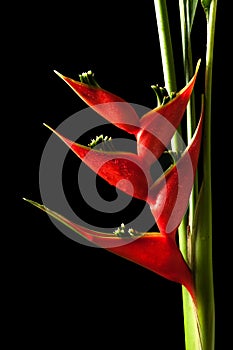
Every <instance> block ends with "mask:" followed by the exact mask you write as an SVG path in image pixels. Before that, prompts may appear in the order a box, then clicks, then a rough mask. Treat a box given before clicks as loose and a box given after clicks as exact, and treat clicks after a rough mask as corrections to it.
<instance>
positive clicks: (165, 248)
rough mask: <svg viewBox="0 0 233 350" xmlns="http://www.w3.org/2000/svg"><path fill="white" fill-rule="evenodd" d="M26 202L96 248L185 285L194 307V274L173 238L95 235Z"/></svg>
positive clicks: (62, 217)
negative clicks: (103, 249)
mask: <svg viewBox="0 0 233 350" xmlns="http://www.w3.org/2000/svg"><path fill="white" fill-rule="evenodd" d="M27 201H28V202H30V203H31V204H33V205H35V206H36V207H38V208H39V209H41V210H43V211H45V212H46V213H47V214H48V215H50V216H51V217H53V218H55V219H56V220H58V221H60V222H62V223H63V224H64V225H66V226H68V227H69V228H70V229H71V230H73V231H75V232H76V233H77V234H79V235H81V236H82V237H83V238H85V239H87V240H88V241H90V242H92V243H93V244H95V245H97V246H99V247H102V248H105V249H106V250H108V251H109V252H111V253H114V254H116V255H118V256H121V257H123V258H125V259H127V260H130V261H131V262H134V263H136V264H138V265H140V266H143V267H145V268H146V269H149V270H150V271H152V272H155V273H157V274H159V275H161V276H163V277H165V278H167V279H169V280H171V281H173V282H177V283H180V284H182V285H183V286H185V287H186V289H187V290H188V291H189V293H190V295H191V296H192V298H193V301H194V303H195V291H194V285H193V279H192V273H191V271H190V269H189V267H188V266H187V264H186V263H185V261H184V259H183V257H182V255H181V253H180V251H179V249H178V247H177V244H176V242H175V239H174V237H173V236H172V235H162V234H160V233H159V232H151V233H145V234H142V235H141V236H139V237H136V238H121V237H117V236H115V235H114V234H113V233H111V234H106V233H101V232H96V231H92V230H90V229H88V228H85V227H82V226H80V225H77V224H76V223H74V222H72V221H70V220H68V219H66V218H65V217H64V216H62V215H60V214H58V213H56V212H54V211H52V210H50V209H48V208H46V207H45V206H43V205H40V204H38V203H36V202H33V201H30V200H27Z"/></svg>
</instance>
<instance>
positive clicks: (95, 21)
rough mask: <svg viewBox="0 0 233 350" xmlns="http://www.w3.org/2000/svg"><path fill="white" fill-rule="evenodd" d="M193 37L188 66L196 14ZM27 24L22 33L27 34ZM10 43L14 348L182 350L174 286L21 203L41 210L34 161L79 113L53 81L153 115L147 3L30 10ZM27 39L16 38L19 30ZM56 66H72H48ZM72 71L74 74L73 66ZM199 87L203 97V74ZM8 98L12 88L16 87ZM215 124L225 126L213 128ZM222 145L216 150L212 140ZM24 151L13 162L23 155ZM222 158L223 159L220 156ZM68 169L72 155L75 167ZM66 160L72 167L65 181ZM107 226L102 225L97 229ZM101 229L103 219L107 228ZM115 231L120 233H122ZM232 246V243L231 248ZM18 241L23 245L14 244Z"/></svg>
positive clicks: (154, 61) (220, 72)
mask: <svg viewBox="0 0 233 350" xmlns="http://www.w3.org/2000/svg"><path fill="white" fill-rule="evenodd" d="M167 3H168V8H169V15H170V20H171V31H172V37H173V40H174V41H173V42H174V43H175V45H174V52H175V64H176V69H177V76H178V77H179V78H178V82H177V83H178V89H180V88H182V87H183V86H184V80H183V75H182V69H183V68H182V53H181V44H180V33H179V13H178V5H177V6H175V5H174V2H173V1H168V2H167ZM198 16H199V17H198V18H199V19H198V23H195V28H194V32H193V40H194V41H193V42H194V47H193V49H194V61H195V60H197V59H198V58H199V57H201V58H202V59H203V63H204V59H205V34H206V29H205V17H204V13H203V11H202V8H201V7H200V6H199V10H198ZM23 24H24V25H23ZM223 26H224V22H223V10H222V8H221V7H220V6H219V8H218V13H217V27H216V41H215V56H214V72H213V73H214V75H213V95H214V99H213V115H212V123H213V128H212V139H213V146H212V154H213V175H212V176H213V214H214V215H213V262H214V278H215V296H216V349H218V348H222V347H221V344H222V340H223V339H224V338H225V339H226V338H227V336H228V334H227V331H226V322H224V320H225V317H226V316H225V312H226V310H225V308H226V305H227V302H226V300H227V297H228V295H229V292H228V290H229V289H228V283H227V281H228V279H227V278H228V271H227V266H228V267H229V263H228V260H229V258H228V256H227V254H224V252H226V234H227V233H226V229H227V226H228V223H227V220H226V210H225V209H226V208H225V206H226V204H224V199H225V196H224V193H225V192H226V180H225V175H226V176H227V173H226V171H225V160H226V159H225V157H224V154H225V143H224V142H223V140H224V141H225V139H226V125H223V123H224V115H225V114H224V109H223V106H222V104H221V103H220V102H221V101H222V100H223V99H225V90H224V89H222V88H221V86H222V85H224V82H223V79H224V56H223V55H222V54H221V52H222V46H223V44H222V40H221V33H222V31H223ZM19 28H20V31H19V32H18V33H17V31H16V33H15V35H16V41H18V45H19V46H17V50H16V49H15V54H16V57H18V60H17V63H15V64H14V65H12V66H11V67H12V68H11V74H12V76H13V77H12V79H14V80H12V82H13V81H14V84H15V85H16V86H17V94H12V97H11V100H12V104H11V105H10V108H12V109H13V108H14V107H17V115H16V121H15V125H16V128H15V131H16V133H15V138H14V141H15V142H14V155H15V157H14V164H13V168H14V169H15V170H16V169H17V178H16V179H14V182H13V183H14V186H15V187H16V209H15V212H16V217H17V220H14V219H13V221H15V223H16V229H15V230H14V235H13V237H14V242H17V243H16V244H13V245H12V247H13V246H15V247H16V253H14V252H13V250H12V251H11V254H10V256H12V258H15V257H17V258H16V261H15V264H14V269H12V274H11V277H10V279H11V282H12V284H13V287H12V288H11V292H12V300H11V305H13V310H12V312H11V313H10V315H11V317H12V319H14V320H15V323H16V328H17V326H18V325H22V326H23V327H22V330H21V331H20V332H19V333H18V334H17V341H18V344H22V345H24V346H29V347H30V348H33V347H34V345H35V344H36V345H40V346H41V347H44V346H49V347H56V346H58V345H62V346H63V348H65V349H72V348H74V347H75V348H78V349H86V348H93V349H94V348H98V347H100V348H108V349H111V348H113V347H114V346H115V347H122V348H125V347H127V348H129V349H131V348H134V347H135V346H138V347H140V348H142V349H170V348H171V346H172V348H173V349H179V350H182V349H184V334H183V316H182V300H181V287H180V286H179V285H177V284H175V283H173V282H170V281H167V280H165V279H163V278H162V277H160V276H157V275H155V274H153V273H151V272H150V271H147V270H145V269H143V268H141V267H140V266H137V265H135V264H133V263H130V262H128V261H125V260H123V259H121V258H119V257H117V256H114V255H113V254H110V253H108V252H106V251H104V250H101V249H95V248H90V247H87V246H84V245H80V244H78V243H76V242H74V241H72V240H70V239H69V238H67V237H66V236H65V235H63V234H62V233H61V232H60V231H59V230H58V229H57V228H56V227H55V226H54V225H53V224H52V222H51V221H50V220H49V218H48V217H47V215H46V214H44V213H42V212H40V211H39V210H37V209H36V208H34V207H32V206H30V205H29V204H28V203H26V202H24V201H23V200H22V197H27V198H30V199H33V200H35V201H39V202H40V200H41V198H40V192H39V183H38V171H39V165H40V157H41V154H42V152H43V149H44V146H45V144H46V141H47V140H48V138H49V136H50V132H49V131H48V130H47V129H46V128H45V127H44V126H43V125H42V124H43V123H44V122H45V123H47V124H49V125H51V126H52V127H56V126H58V125H59V124H60V123H61V122H62V121H63V120H65V119H66V118H68V117H69V116H70V115H72V114H73V113H75V112H77V111H79V110H81V109H82V108H85V107H86V105H85V104H84V103H83V102H82V101H81V100H80V99H79V98H78V97H77V96H76V95H75V94H74V93H73V91H72V90H71V89H70V88H69V87H68V86H67V85H66V84H65V83H64V82H62V81H61V79H59V78H58V77H57V76H56V75H55V74H54V72H53V70H54V69H56V70H57V71H59V72H61V73H63V74H64V75H67V76H69V77H72V78H76V77H77V76H78V74H79V73H82V72H84V71H87V70H89V69H91V70H92V71H93V72H94V73H95V76H96V79H97V81H98V82H99V84H100V85H101V86H102V87H104V88H105V89H107V90H109V91H111V92H113V93H115V94H117V95H119V96H121V97H122V98H124V99H125V100H127V101H129V102H132V103H137V104H141V105H143V106H147V107H150V108H153V107H154V106H155V102H156V100H155V97H154V93H153V91H152V89H151V88H150V85H151V84H155V83H159V84H160V85H163V74H162V65H161V59H160V49H159V41H158V35H157V27H156V19H155V13H154V4H153V1H138V2H137V3H135V2H134V1H127V2H126V1H124V2H123V1H118V2H114V3H112V2H108V3H107V4H105V2H102V1H98V2H93V3H92V2H89V3H85V4H81V3H77V4H76V6H70V5H68V4H67V6H66V4H63V5H56V8H54V9H53V10H50V9H48V8H47V7H43V8H42V7H41V6H39V7H35V8H34V9H33V10H32V9H31V10H30V15H27V16H25V15H24V16H23V17H22V20H21V21H20V25H19ZM22 28H23V29H22ZM52 60H58V62H59V61H60V62H64V61H65V62H69V63H44V62H47V61H52ZM71 62H74V63H71ZM197 86H199V89H200V90H201V89H202V86H203V71H202V69H201V70H200V75H199V77H198V81H197ZM14 89H15V86H14ZM219 120H220V121H221V123H222V124H219ZM219 140H220V141H219ZM19 150H20V152H19ZM219 155H220V157H221V158H220V157H219ZM71 158H72V156H71ZM73 161H75V160H74V159H73V158H72V159H70V167H71V171H72V162H73ZM100 220H102V218H100ZM104 220H109V219H106V217H104ZM120 223H121V222H119V225H120ZM229 239H230V238H229ZM18 241H19V245H18Z"/></svg>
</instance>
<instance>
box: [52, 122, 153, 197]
mask: <svg viewBox="0 0 233 350" xmlns="http://www.w3.org/2000/svg"><path fill="white" fill-rule="evenodd" d="M45 125H46V124H45ZM46 126H47V125H46ZM47 127H48V126H47ZM48 128H49V129H51V130H52V131H53V132H54V133H55V134H56V135H57V136H58V137H59V138H60V139H61V140H62V141H63V142H64V143H65V144H66V145H67V146H68V147H69V148H70V149H71V150H72V151H73V152H74V153H75V154H76V155H77V156H78V157H79V158H80V159H81V160H82V161H83V162H84V163H85V164H86V165H87V166H89V167H90V168H91V169H92V170H93V171H94V172H95V173H96V174H98V175H99V176H101V177H102V178H103V179H104V180H106V181H107V182H108V183H109V184H110V185H113V186H115V187H117V188H118V189H120V190H121V191H123V192H125V193H127V194H128V195H130V196H133V197H135V198H138V199H141V200H146V199H147V195H148V189H149V187H150V186H151V183H152V180H151V176H150V173H149V169H148V167H147V166H146V164H144V163H143V162H142V161H141V160H140V159H139V157H138V156H137V155H136V154H133V153H127V152H104V151H97V150H95V149H92V148H89V147H85V146H82V145H80V144H78V143H75V142H73V141H71V140H69V139H67V138H65V137H64V136H62V135H61V134H60V133H58V132H57V131H55V130H53V129H52V128H50V127H48Z"/></svg>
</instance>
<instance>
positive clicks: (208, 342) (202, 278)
mask: <svg viewBox="0 0 233 350" xmlns="http://www.w3.org/2000/svg"><path fill="white" fill-rule="evenodd" d="M216 11H217V0H212V1H211V3H210V7H209V9H208V12H207V51H206V70H205V122H204V130H203V148H202V149H203V183H202V189H201V192H200V197H199V203H198V209H197V218H196V220H195V221H196V241H195V265H194V273H195V284H196V295H197V302H198V318H199V320H200V326H201V330H202V342H203V350H214V342H215V336H214V335H215V305H214V285H213V261H212V187H211V104H212V70H213V51H214V34H215V22H216Z"/></svg>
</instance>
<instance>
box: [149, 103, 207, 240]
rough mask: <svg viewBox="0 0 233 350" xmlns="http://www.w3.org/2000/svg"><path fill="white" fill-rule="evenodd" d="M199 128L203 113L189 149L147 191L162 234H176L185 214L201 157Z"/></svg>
mask: <svg viewBox="0 0 233 350" xmlns="http://www.w3.org/2000/svg"><path fill="white" fill-rule="evenodd" d="M202 124H203V110H202V113H201V117H200V120H199V123H198V126H197V128H196V131H195V133H194V135H193V137H192V140H191V143H190V145H189V146H188V147H187V148H186V150H185V151H184V153H183V154H182V156H181V158H180V159H179V160H178V162H177V163H176V164H175V165H174V166H173V167H172V168H171V169H169V170H168V171H167V172H166V173H165V175H164V176H162V177H161V179H159V180H158V181H156V182H155V183H154V184H153V185H152V187H151V188H150V190H149V196H148V203H149V205H150V209H151V211H152V214H153V216H154V218H155V220H156V223H157V225H158V227H159V230H160V232H162V233H165V234H167V233H171V234H172V233H175V232H176V230H177V228H178V226H179V225H180V222H181V220H182V218H183V216H184V215H185V212H186V210H187V206H188V202H189V197H190V194H191V190H192V187H193V182H194V176H195V173H196V169H197V163H198V158H199V153H200V146H201V138H202Z"/></svg>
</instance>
